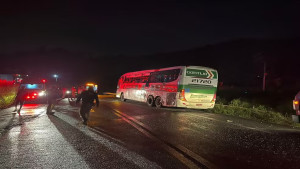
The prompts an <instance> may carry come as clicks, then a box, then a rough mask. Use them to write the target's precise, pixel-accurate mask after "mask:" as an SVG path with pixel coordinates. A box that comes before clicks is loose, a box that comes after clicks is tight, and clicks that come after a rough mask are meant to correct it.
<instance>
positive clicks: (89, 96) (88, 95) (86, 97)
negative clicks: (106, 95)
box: [76, 91, 99, 107]
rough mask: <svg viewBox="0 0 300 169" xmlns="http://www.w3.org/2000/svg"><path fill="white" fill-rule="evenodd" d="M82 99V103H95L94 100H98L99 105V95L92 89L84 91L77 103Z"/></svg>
mask: <svg viewBox="0 0 300 169" xmlns="http://www.w3.org/2000/svg"><path fill="white" fill-rule="evenodd" d="M81 99H82V104H93V103H94V100H96V105H97V107H99V99H98V95H97V93H95V92H92V91H83V92H82V93H81V94H80V95H79V96H78V97H77V100H76V103H79V102H80V100H81Z"/></svg>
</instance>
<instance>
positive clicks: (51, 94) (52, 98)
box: [47, 86, 59, 114]
mask: <svg viewBox="0 0 300 169" xmlns="http://www.w3.org/2000/svg"><path fill="white" fill-rule="evenodd" d="M47 97H48V107H47V114H54V112H52V110H53V108H54V105H55V103H56V102H57V99H58V98H59V91H58V89H57V87H55V86H52V87H51V88H50V89H49V91H48V92H47Z"/></svg>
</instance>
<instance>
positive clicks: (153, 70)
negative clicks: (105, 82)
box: [122, 66, 217, 76]
mask: <svg viewBox="0 0 300 169" xmlns="http://www.w3.org/2000/svg"><path fill="white" fill-rule="evenodd" d="M185 67H186V68H194V69H208V70H214V71H217V70H216V69H213V68H210V67H204V66H173V67H166V68H159V69H150V70H141V71H136V72H128V73H125V74H123V75H122V76H124V75H133V74H135V73H136V74H141V73H145V74H147V73H150V72H155V71H161V70H169V69H182V68H185Z"/></svg>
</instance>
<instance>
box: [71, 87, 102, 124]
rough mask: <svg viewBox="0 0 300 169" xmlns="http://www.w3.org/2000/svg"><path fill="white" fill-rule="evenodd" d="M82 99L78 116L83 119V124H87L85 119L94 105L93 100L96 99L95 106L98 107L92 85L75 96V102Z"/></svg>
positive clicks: (97, 100) (97, 99)
mask: <svg viewBox="0 0 300 169" xmlns="http://www.w3.org/2000/svg"><path fill="white" fill-rule="evenodd" d="M81 99H82V104H81V107H80V116H81V118H82V119H83V124H84V125H87V121H88V118H89V114H90V111H91V109H92V107H93V105H94V100H95V101H96V105H97V107H99V98H98V95H97V93H96V92H94V89H93V87H92V86H90V87H89V88H88V90H86V91H83V92H82V93H81V94H80V95H79V96H78V98H77V100H76V104H78V103H79V102H80V100H81Z"/></svg>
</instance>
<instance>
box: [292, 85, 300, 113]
mask: <svg viewBox="0 0 300 169" xmlns="http://www.w3.org/2000/svg"><path fill="white" fill-rule="evenodd" d="M299 102H300V91H299V92H298V94H297V95H296V96H295V99H294V100H293V108H294V110H296V115H298V116H299V115H300V110H299Z"/></svg>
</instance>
